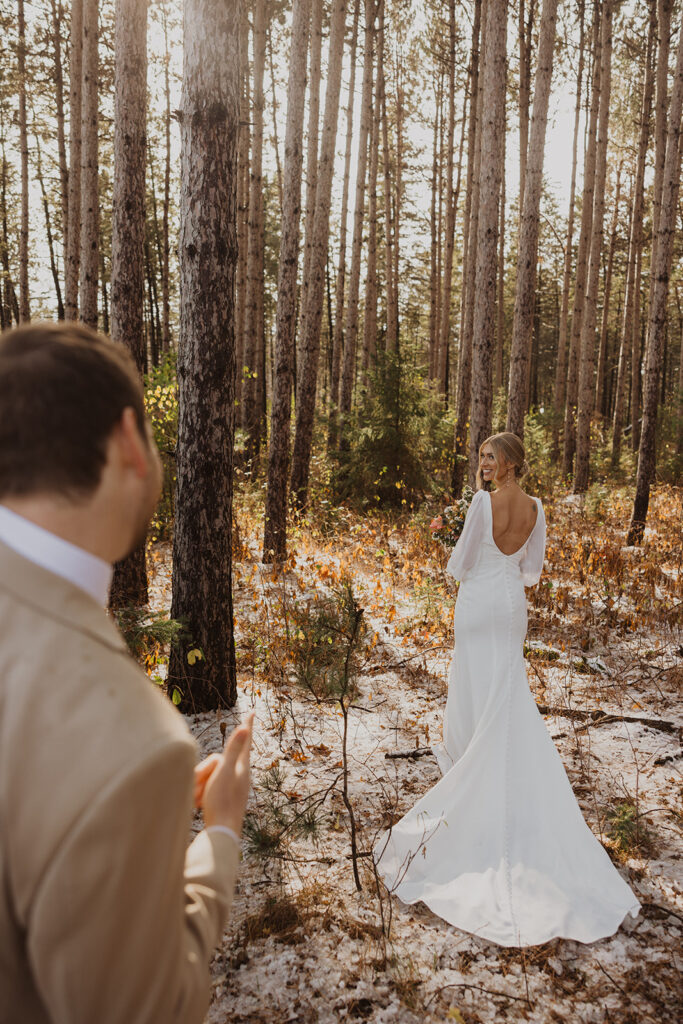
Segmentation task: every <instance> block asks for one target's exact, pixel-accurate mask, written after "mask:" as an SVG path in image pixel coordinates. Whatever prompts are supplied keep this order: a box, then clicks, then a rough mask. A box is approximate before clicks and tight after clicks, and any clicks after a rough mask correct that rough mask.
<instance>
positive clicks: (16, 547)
mask: <svg viewBox="0 0 683 1024" xmlns="http://www.w3.org/2000/svg"><path fill="white" fill-rule="evenodd" d="M0 541H2V543H3V544H6V545H7V547H8V548H12V550H13V551H16V553H17V554H18V555H22V556H23V557H24V558H27V559H28V560H29V561H30V562H33V563H34V564H35V565H39V566H41V568H43V569H47V571H48V572H51V573H54V574H55V575H56V576H61V577H62V578H63V579H65V580H68V581H69V582H70V583H73V584H74V585H75V586H77V587H80V588H81V590H85V592H86V593H87V594H90V596H91V597H93V598H94V599H95V600H96V601H97V602H98V604H101V605H106V604H107V601H108V599H109V587H110V584H111V578H112V567H111V565H109V563H108V562H104V561H103V560H102V559H101V558H98V557H97V556H96V555H92V554H90V552H89V551H84V550H83V548H79V547H76V545H75V544H70V543H69V541H66V540H63V539H62V538H61V537H57V535H56V534H54V533H50V532H49V531H48V530H44V529H43V528H42V527H41V526H36V524H35V523H32V522H31V521H30V520H29V519H25V518H24V517H23V516H20V515H17V513H16V512H11V511H10V510H9V509H8V508H6V507H5V506H4V505H1V504H0Z"/></svg>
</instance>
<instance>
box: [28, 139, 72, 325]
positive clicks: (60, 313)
mask: <svg viewBox="0 0 683 1024" xmlns="http://www.w3.org/2000/svg"><path fill="white" fill-rule="evenodd" d="M33 131H34V135H35V140H36V178H37V179H38V184H39V185H40V197H41V199H42V201H43V211H44V213H45V235H46V237H47V249H48V252H49V254H50V270H51V272H52V280H53V281H54V285H55V295H56V296H57V319H58V320H63V319H64V303H63V301H62V286H61V284H60V281H59V271H58V269H57V259H56V257H55V246H54V238H53V233H52V221H51V218H50V202H49V200H48V196H47V191H46V189H45V177H44V175H43V161H42V154H41V152H40V137H39V135H38V131H37V129H36V126H35V122H34V126H33Z"/></svg>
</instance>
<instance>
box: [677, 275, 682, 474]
mask: <svg viewBox="0 0 683 1024" xmlns="http://www.w3.org/2000/svg"><path fill="white" fill-rule="evenodd" d="M676 304H677V306H678V337H679V352H678V397H677V399H676V419H677V421H678V432H677V435H676V455H679V456H680V455H683V314H682V313H681V298H680V293H679V288H678V284H676Z"/></svg>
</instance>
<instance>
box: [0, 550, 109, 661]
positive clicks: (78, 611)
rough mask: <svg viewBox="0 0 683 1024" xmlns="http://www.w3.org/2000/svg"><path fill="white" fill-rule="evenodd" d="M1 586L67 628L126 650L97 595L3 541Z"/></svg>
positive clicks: (0, 560) (8, 592)
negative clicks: (20, 553) (37, 563)
mask: <svg viewBox="0 0 683 1024" xmlns="http://www.w3.org/2000/svg"><path fill="white" fill-rule="evenodd" d="M0 590H4V591H5V592H6V593H7V594H9V595H11V596H12V597H13V598H14V599H15V600H17V601H21V602H22V603H23V604H25V605H28V606H29V607H31V608H33V609H34V610H35V611H37V612H39V613H42V614H44V615H46V616H47V617H48V618H50V619H53V620H54V621H55V622H58V623H60V624H61V625H63V626H66V627H67V628H70V629H76V630H78V631H79V632H81V633H85V634H87V635H88V636H91V637H93V639H96V640H98V641H100V643H103V644H106V645H107V647H110V648H113V649H114V650H120V651H125V650H126V643H125V640H124V639H123V637H122V636H121V634H120V633H119V631H118V629H117V628H116V626H115V625H114V623H113V622H112V620H111V619H110V618H109V616H108V615H107V613H106V612H105V610H104V609H103V608H102V607H101V606H100V605H99V604H98V603H97V601H95V600H94V598H92V597H91V596H90V595H89V594H87V593H86V592H85V591H84V590H81V588H80V587H77V586H75V584H73V583H70V582H69V580H65V579H63V578H62V577H61V576H57V575H55V574H54V573H52V572H48V570H47V569H43V568H42V566H39V565H36V564H35V563H34V562H31V561H29V559H27V558H24V557H23V556H22V555H19V554H17V552H16V551H13V550H12V548H10V547H8V546H7V545H6V544H3V543H2V542H0Z"/></svg>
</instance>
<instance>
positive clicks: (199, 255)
mask: <svg viewBox="0 0 683 1024" xmlns="http://www.w3.org/2000/svg"><path fill="white" fill-rule="evenodd" d="M241 18H242V2H241V0H234V2H233V3H231V4H226V3H224V2H223V0H185V15H184V60H183V90H182V99H181V108H180V111H179V115H178V117H179V122H180V133H181V171H180V173H181V191H180V293H181V305H180V342H179V346H178V385H179V389H178V398H179V419H178V449H177V451H178V463H177V464H178V491H177V506H176V520H175V530H174V536H173V604H172V607H171V615H172V616H173V618H175V619H182V620H184V621H185V623H186V633H187V635H186V636H185V637H184V638H183V639H182V640H181V642H180V643H179V644H178V645H177V646H176V647H175V648H174V649H173V652H172V655H171V662H170V665H169V683H170V685H172V686H176V687H177V688H178V689H179V691H180V696H181V698H182V699H181V705H180V706H181V708H182V709H184V710H197V711H199V710H208V709H210V708H215V707H218V706H221V705H225V704H227V705H232V704H234V702H235V699H236V692H237V690H236V684H237V680H236V669H235V644H234V633H233V616H232V466H233V439H234V425H235V405H234V398H235V334H234V313H235V269H236V263H237V174H238V159H237V146H238V137H239V114H240V67H241V65H240V23H241ZM197 651H199V652H201V656H197V654H196V652H197ZM191 652H195V654H192V653H191Z"/></svg>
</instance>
